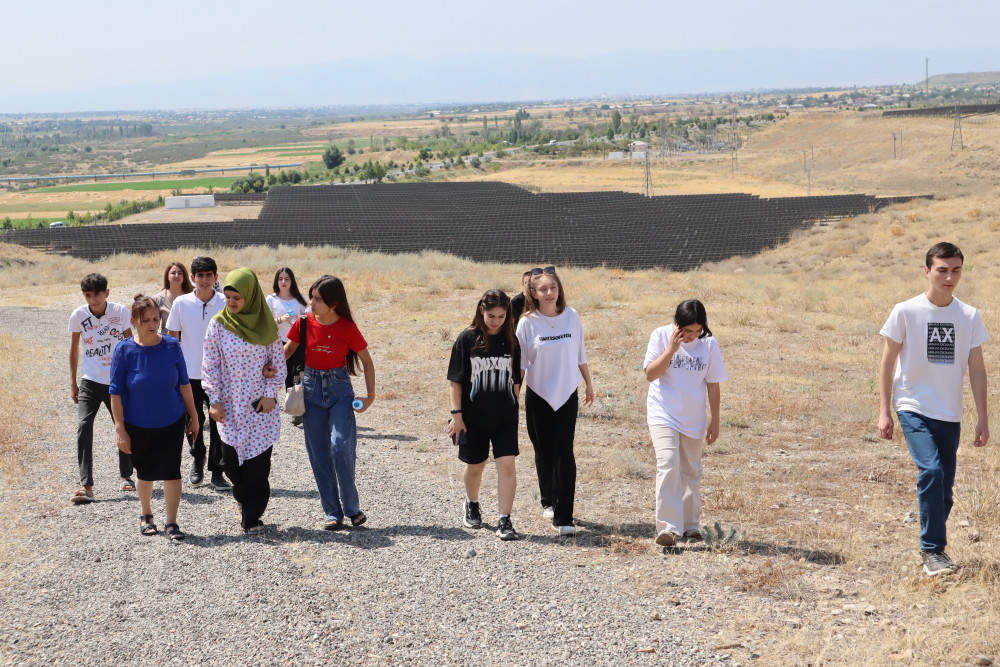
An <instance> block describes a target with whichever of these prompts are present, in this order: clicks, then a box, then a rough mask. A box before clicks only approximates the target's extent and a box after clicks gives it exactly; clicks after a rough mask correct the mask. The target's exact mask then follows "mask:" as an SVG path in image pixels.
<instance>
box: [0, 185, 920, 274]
mask: <svg viewBox="0 0 1000 667" xmlns="http://www.w3.org/2000/svg"><path fill="white" fill-rule="evenodd" d="M908 199H910V198H909V197H901V198H878V197H873V196H870V195H861V194H857V195H830V196H818V197H780V198H770V199H768V198H761V197H757V196H755V195H749V194H718V195H670V196H662V197H644V196H642V195H638V194H630V193H625V192H573V193H551V194H533V193H531V192H529V191H527V190H524V189H522V188H519V187H517V186H514V185H509V184H506V183H406V184H382V185H370V186H362V185H358V186H329V185H327V186H308V187H275V188H272V189H271V190H270V191H269V193H268V195H267V198H266V200H265V201H264V206H263V207H262V209H261V213H260V216H259V217H258V218H257V219H256V220H236V221H233V222H203V223H191V222H186V223H155V224H119V225H99V226H85V227H66V228H62V229H44V230H15V231H13V232H8V233H7V234H6V235H5V236H4V237H3V238H2V240H4V241H7V242H12V243H20V244H23V245H28V246H32V247H36V248H41V249H43V250H47V251H50V252H62V253H68V254H71V255H74V256H78V257H84V258H87V259H91V260H94V259H97V258H99V257H102V256H105V255H109V254H113V253H118V252H137V253H145V252H152V251H156V250H164V249H171V248H177V247H180V246H188V247H199V248H211V247H213V246H224V247H245V246H251V245H269V246H276V245H278V244H289V245H295V244H305V245H312V246H318V245H332V246H338V247H351V248H357V249H360V250H367V251H381V252H388V253H399V252H417V251H421V250H438V251H441V252H446V253H451V254H454V255H458V256H462V257H467V258H470V259H474V260H477V261H490V262H510V263H520V264H524V263H537V262H550V263H555V264H559V265H574V266H602V265H603V266H610V267H619V268H625V269H637V268H652V267H667V268H671V269H675V270H687V269H691V268H694V267H697V266H699V265H701V264H703V263H705V262H712V261H718V260H722V259H725V258H727V257H731V256H733V255H749V254H755V253H757V252H760V251H761V250H762V249H763V248H767V247H774V246H776V245H778V244H780V243H783V242H785V241H787V240H788V237H789V235H790V234H791V233H792V232H793V231H795V230H796V229H801V228H805V227H809V226H811V225H812V224H814V223H815V222H816V221H819V220H831V219H838V218H842V217H847V216H854V215H859V214H862V213H869V212H872V211H875V210H878V209H880V208H882V207H883V206H887V205H890V204H894V203H898V202H900V201H905V200H908Z"/></svg>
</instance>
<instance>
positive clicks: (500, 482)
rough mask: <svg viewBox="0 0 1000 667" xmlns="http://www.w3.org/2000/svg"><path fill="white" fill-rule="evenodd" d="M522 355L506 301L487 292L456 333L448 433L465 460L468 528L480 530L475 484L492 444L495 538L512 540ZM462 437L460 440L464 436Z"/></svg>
mask: <svg viewBox="0 0 1000 667" xmlns="http://www.w3.org/2000/svg"><path fill="white" fill-rule="evenodd" d="M520 378H521V359H520V353H519V349H518V345H517V341H516V340H515V338H514V326H513V322H512V318H511V310H510V299H509V298H507V295H506V294H505V293H504V292H503V291H501V290H498V289H491V290H488V291H487V292H486V293H485V294H483V296H482V298H481V299H479V303H477V304H476V312H475V314H474V315H473V317H472V324H470V325H469V328H467V329H466V330H465V331H463V332H462V333H460V334H459V335H458V338H457V339H456V340H455V345H454V346H453V347H452V349H451V363H450V364H449V365H448V380H449V399H450V402H451V421H450V422H449V423H448V435H449V436H451V438H452V441H453V442H454V443H455V444H457V445H458V458H459V460H460V461H462V462H464V463H465V473H464V475H463V478H464V480H465V494H466V499H465V516H464V517H463V523H464V524H465V525H466V526H467V527H469V528H481V527H482V525H483V519H482V514H481V512H480V510H479V487H480V484H481V483H482V481H483V469H484V468H485V467H486V460H487V459H488V458H489V455H490V442H492V443H493V460H494V462H495V463H496V466H497V505H498V509H499V510H500V518H499V519H498V520H497V531H496V532H497V537H499V538H500V539H501V540H516V539H517V538H518V535H517V531H515V530H514V524H513V523H512V522H511V519H510V513H511V509H512V508H513V507H514V491H515V489H516V488H517V477H516V475H515V470H514V457H516V456H517V455H518V454H519V450H518V447H517V413H518V410H517V407H518V406H517V397H518V394H519V393H520V389H521V381H520ZM463 436H464V438H463Z"/></svg>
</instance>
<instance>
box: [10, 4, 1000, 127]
mask: <svg viewBox="0 0 1000 667" xmlns="http://www.w3.org/2000/svg"><path fill="white" fill-rule="evenodd" d="M5 5H6V6H5V7H4V9H3V11H2V12H0V22H2V23H0V25H2V26H3V29H2V34H3V45H4V47H5V48H4V53H5V54H6V57H5V58H4V60H5V63H4V65H3V66H0V111H23V110H28V109H29V108H32V107H33V105H34V104H38V103H41V102H42V101H44V100H49V101H51V100H55V99H58V98H57V97H54V95H58V94H62V93H69V92H73V91H81V92H82V91H89V92H91V93H93V92H94V91H100V90H108V91H110V92H109V93H108V96H107V98H106V100H107V104H108V108H122V107H121V104H124V103H126V102H129V103H132V104H135V103H136V102H137V101H138V102H141V101H142V100H141V99H137V97H136V96H135V95H132V96H129V95H128V94H127V89H128V88H130V87H145V86H148V85H149V84H153V85H157V84H170V83H176V82H185V81H198V80H201V81H205V80H219V79H220V78H221V77H225V76H226V75H229V74H234V73H236V74H240V75H246V74H248V73H251V72H252V71H253V70H254V68H265V69H266V70H267V71H269V72H275V71H278V70H282V69H284V70H285V71H287V70H288V68H295V67H299V66H303V65H314V66H315V65H335V64H336V63H344V64H348V65H349V66H350V67H351V68H352V69H353V73H355V74H359V73H360V74H363V73H364V72H363V70H364V69H365V67H366V65H365V61H366V60H372V59H373V60H372V63H373V64H372V65H371V67H373V68H374V69H379V71H380V73H382V74H385V73H386V72H385V69H386V68H388V67H391V63H392V62H393V61H396V62H407V61H411V62H413V61H420V62H436V63H439V64H441V65H442V66H444V67H445V68H447V66H449V65H454V64H455V63H457V62H463V63H466V64H469V63H475V62H476V61H477V60H479V61H482V62H484V63H489V62H491V61H492V60H494V59H497V58H509V57H511V56H514V57H515V58H514V60H516V67H520V68H523V70H515V71H511V72H507V74H508V75H510V77H512V78H517V77H518V76H522V77H523V78H525V79H530V78H531V77H532V76H534V75H535V74H536V73H537V72H534V71H533V70H534V68H533V67H532V65H531V61H532V59H533V57H534V58H537V59H538V60H539V61H540V62H544V61H545V60H546V59H547V58H552V57H557V58H562V59H563V60H564V61H565V60H566V59H569V60H570V61H572V60H573V59H586V60H587V61H588V62H593V61H594V58H595V57H596V56H601V55H602V54H615V53H621V52H647V53H661V54H662V53H664V52H671V53H673V54H675V55H676V54H678V52H681V53H683V52H685V51H690V50H698V51H700V52H704V51H729V52H737V53H738V52H741V51H753V50H755V49H757V50H759V49H769V50H786V49H790V50H795V51H806V52H811V51H819V50H824V51H827V52H830V51H844V52H849V51H852V50H863V49H864V50H871V49H879V50H883V51H889V52H891V51H893V50H901V51H906V52H907V53H908V54H909V55H908V57H910V56H914V54H916V53H917V52H920V53H927V55H931V56H932V63H931V69H932V73H933V72H934V71H938V72H942V70H940V69H935V65H945V64H947V65H950V66H951V67H959V68H962V69H963V71H965V70H989V69H997V70H1000V62H994V61H993V58H994V57H995V56H996V54H997V53H1000V52H998V51H996V48H997V46H996V44H997V39H996V30H997V27H998V26H1000V3H998V2H992V1H984V0H976V1H972V0H950V1H949V2H941V1H940V0H935V1H934V2H931V1H930V0H908V1H906V2H901V1H896V0H833V1H831V0H824V1H823V2H817V1H814V0H787V1H786V2H774V1H771V2H768V1H757V2H752V1H749V0H740V1H739V2H734V1H730V0H717V1H715V2H691V1H690V0H688V1H687V2H683V3H682V2H674V1H673V0H659V1H656V2H634V1H631V0H616V1H613V2H612V1H604V2H590V1H587V0H575V1H573V2H565V1H562V0H557V1H550V0H536V1H535V2H532V3H512V2H506V3H504V2H489V3H487V2H483V1H482V0H465V1H463V2H457V1H446V0H407V1H398V0H382V1H380V2H366V1H364V0H361V1H355V2H349V3H348V2H339V1H333V0H322V1H314V0H290V1H287V2H275V1H274V0H268V1H267V2H261V1H258V0H242V1H240V2H224V3H223V2H217V1H213V0H207V1H206V0H201V1H199V2H194V1H192V0H174V1H173V2H162V3H148V2H137V1H136V0H127V1H122V0H101V1H100V2H93V3H84V2H80V1H79V0H59V1H48V2H47V1H45V0H37V1H34V2H30V1H28V0H16V2H15V1H12V2H8V3H5ZM949 50H952V55H953V56H954V58H953V59H952V61H951V62H947V63H945V62H941V60H940V59H939V58H934V57H933V56H934V55H935V54H940V53H944V52H947V51H949ZM518 56H519V57H518ZM802 57H804V58H806V59H808V57H809V56H808V53H806V54H804V55H803V56H800V57H799V58H797V59H801V58H802ZM911 59H912V60H913V61H915V62H913V67H912V69H913V72H912V74H906V75H905V76H906V78H905V79H903V80H906V81H916V80H919V79H920V78H921V76H922V74H923V62H922V58H917V57H912V58H911ZM635 67H636V68H637V69H641V68H642V67H643V63H642V59H641V58H640V59H638V60H637V61H636V64H635ZM330 69H331V70H335V69H336V68H335V67H332V68H330ZM948 71H954V70H953V69H949V70H948ZM901 74H902V73H901ZM773 75H774V72H768V71H762V72H760V73H759V77H757V78H759V80H756V81H755V80H753V79H754V78H755V77H754V76H753V74H752V73H749V74H748V73H744V74H742V75H741V78H740V80H741V81H743V79H744V78H745V79H747V80H746V81H745V83H744V84H743V87H745V88H756V87H762V86H768V85H772V84H770V83H769V82H770V81H772V80H773V79H774V78H775V77H774V76H773ZM844 76H845V79H844V81H840V82H828V81H817V82H816V83H817V85H830V84H834V85H839V84H840V83H850V82H852V81H855V82H856V79H857V78H858V75H857V74H856V73H854V72H851V73H850V75H849V76H848V74H846V73H845V75H844ZM607 77H608V73H603V74H601V76H600V77H596V78H595V80H594V83H593V89H592V90H579V91H578V92H577V94H578V95H580V96H584V95H590V94H596V93H599V92H604V91H608V90H612V89H613V86H614V79H613V76H612V78H611V79H610V80H609V79H608V78H607ZM726 81H728V80H726ZM706 83H711V82H710V81H707V82H706ZM576 85H580V84H579V83H575V84H574V86H576ZM663 85H667V84H663ZM686 85H689V84H686ZM334 87H335V86H334ZM631 87H632V88H634V87H635V86H634V85H633V86H631ZM266 88H267V84H266V83H265V84H263V85H262V97H266V94H265V93H266ZM534 89H535V88H532V89H531V90H534ZM706 89H708V86H706ZM352 90H354V89H352V88H350V87H349V86H348V87H347V88H345V89H344V90H341V91H339V94H333V93H332V92H328V94H326V95H324V96H320V97H323V99H320V98H319V97H317V96H316V95H315V94H311V92H310V91H309V90H302V91H300V92H299V93H295V92H294V91H293V92H292V93H289V92H288V91H285V92H283V95H285V96H288V95H289V94H291V96H292V97H296V96H299V97H301V99H289V100H288V103H289V104H290V105H292V104H304V103H333V104H350V103H359V102H369V101H388V99H379V100H373V99H360V98H362V97H366V96H367V97H369V98H370V97H371V95H370V93H365V92H364V91H362V90H360V89H358V91H357V93H356V96H357V97H358V99H352V94H354V93H352ZM449 90H451V91H452V92H451V93H450V94H451V95H452V96H453V97H454V101H463V100H476V99H480V98H479V97H478V95H479V94H482V92H481V89H470V90H469V94H470V95H472V96H471V97H464V96H463V92H464V91H463V88H462V86H461V85H456V86H453V87H452V88H450V89H449ZM505 90H506V89H498V90H497V94H498V95H501V96H502V95H503V94H505ZM114 91H117V92H114ZM435 92H436V91H435ZM516 92H517V91H515V90H511V91H510V92H509V93H506V94H516ZM613 92H622V91H613ZM663 92H688V91H681V90H674V89H671V90H664V91H663ZM690 92H696V91H690ZM473 93H475V94H473ZM559 94H564V92H563V91H560V92H559ZM407 95H408V96H409V95H410V94H409V93H408V94H407ZM388 97H390V98H391V95H389V96H388ZM5 98H6V99H5ZM240 99H241V101H242V100H244V99H249V98H247V97H245V96H244V97H241V98H240ZM438 99H440V98H438ZM498 99H499V98H498ZM398 101H414V100H411V99H400V100H398ZM262 102H263V99H262ZM213 104H214V100H213ZM22 106H25V107H27V108H18V107H22ZM69 106H70V107H72V104H70V105H69ZM175 106H202V105H199V104H198V99H178V100H176V105H175ZM133 108H134V107H133Z"/></svg>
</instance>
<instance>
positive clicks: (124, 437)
mask: <svg viewBox="0 0 1000 667" xmlns="http://www.w3.org/2000/svg"><path fill="white" fill-rule="evenodd" d="M196 423H197V422H196ZM115 435H116V436H117V437H116V438H115V440H116V444H117V445H118V449H120V450H122V451H123V452H125V453H126V454H131V453H132V438H130V437H129V435H128V431H126V430H125V426H124V425H122V426H116V427H115Z"/></svg>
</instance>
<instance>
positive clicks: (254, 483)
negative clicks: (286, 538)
mask: <svg viewBox="0 0 1000 667" xmlns="http://www.w3.org/2000/svg"><path fill="white" fill-rule="evenodd" d="M273 449H274V447H268V448H267V450H266V451H263V452H261V453H260V454H258V455H257V456H255V457H253V458H252V459H247V460H246V461H244V462H243V465H240V458H239V455H238V454H237V453H236V450H235V449H234V448H232V447H230V446H229V445H225V444H224V445H223V447H222V456H223V461H224V464H225V465H224V469H225V471H226V476H227V477H228V478H229V481H231V482H232V483H233V498H235V499H236V501H237V502H239V503H240V504H241V505H242V507H243V521H242V525H243V528H253V527H254V526H257V525H260V518H261V517H262V516H264V510H266V509H267V502H268V501H269V500H270V499H271V483H270V482H269V481H268V477H269V476H270V475H271V451H272V450H273Z"/></svg>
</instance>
